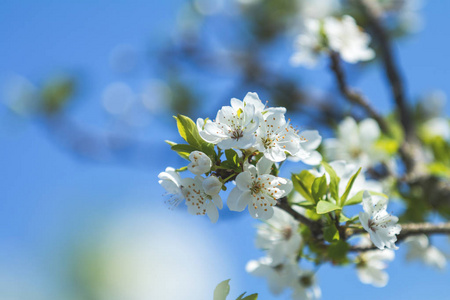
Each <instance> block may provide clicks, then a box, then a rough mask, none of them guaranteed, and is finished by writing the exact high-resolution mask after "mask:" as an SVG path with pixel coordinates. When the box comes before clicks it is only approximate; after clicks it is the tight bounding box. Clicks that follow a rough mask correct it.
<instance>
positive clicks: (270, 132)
mask: <svg viewBox="0 0 450 300" xmlns="http://www.w3.org/2000/svg"><path fill="white" fill-rule="evenodd" d="M301 142H302V140H301V139H300V137H299V136H298V135H297V134H296V132H295V129H294V128H293V127H292V125H290V124H289V122H286V119H285V117H284V115H283V114H281V113H277V112H267V113H266V114H264V116H263V119H262V120H261V122H260V123H259V126H258V130H257V131H256V144H255V148H256V149H257V150H259V151H260V152H262V153H264V156H265V157H266V158H267V159H269V160H271V161H273V162H281V161H284V160H285V159H286V152H287V153H289V154H291V155H295V154H297V153H298V152H299V151H300V143H301Z"/></svg>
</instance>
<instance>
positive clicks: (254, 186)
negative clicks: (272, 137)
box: [227, 158, 292, 220]
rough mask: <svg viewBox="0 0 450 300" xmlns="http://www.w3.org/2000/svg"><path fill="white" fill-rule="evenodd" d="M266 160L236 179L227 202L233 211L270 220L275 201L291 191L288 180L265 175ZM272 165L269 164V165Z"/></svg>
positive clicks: (290, 183)
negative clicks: (245, 210) (245, 211)
mask: <svg viewBox="0 0 450 300" xmlns="http://www.w3.org/2000/svg"><path fill="white" fill-rule="evenodd" d="M265 162H267V160H264V159H262V158H261V159H260V161H259V162H258V163H257V167H256V168H255V167H254V166H253V165H251V166H249V167H248V169H247V170H246V171H244V172H242V173H240V174H239V175H238V176H237V177H236V185H237V186H236V187H235V188H234V189H233V190H231V192H230V195H229V197H228V200H227V204H228V207H229V208H230V210H233V211H243V210H244V209H245V207H246V206H248V211H249V212H250V215H251V216H252V217H253V218H260V219H264V220H267V219H270V218H271V217H272V215H273V206H275V205H276V204H277V201H276V199H279V198H281V197H283V196H285V195H287V194H288V193H289V192H290V191H291V189H292V182H291V181H290V180H288V179H285V178H281V177H276V176H273V175H269V174H267V173H268V171H269V170H270V168H267V163H265ZM271 164H272V163H269V165H271Z"/></svg>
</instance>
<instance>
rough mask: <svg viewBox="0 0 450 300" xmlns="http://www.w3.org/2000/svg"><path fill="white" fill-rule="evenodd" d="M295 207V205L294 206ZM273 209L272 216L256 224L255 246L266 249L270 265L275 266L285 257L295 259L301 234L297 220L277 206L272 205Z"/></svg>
mask: <svg viewBox="0 0 450 300" xmlns="http://www.w3.org/2000/svg"><path fill="white" fill-rule="evenodd" d="M296 208H297V206H295V207H294V209H296ZM273 211H274V214H273V217H272V218H270V219H269V220H268V221H266V222H265V223H262V224H261V225H259V226H258V231H257V236H256V247H258V248H261V249H264V250H266V251H267V256H268V257H270V258H271V259H272V265H273V266H276V265H279V264H281V263H282V262H283V261H285V260H286V259H289V260H292V261H294V260H295V258H296V257H297V255H298V251H299V248H300V242H301V236H300V234H299V232H298V226H299V222H298V221H296V220H295V219H294V218H293V217H292V216H291V215H290V214H288V213H287V212H285V211H283V210H281V209H279V208H278V207H274V208H273Z"/></svg>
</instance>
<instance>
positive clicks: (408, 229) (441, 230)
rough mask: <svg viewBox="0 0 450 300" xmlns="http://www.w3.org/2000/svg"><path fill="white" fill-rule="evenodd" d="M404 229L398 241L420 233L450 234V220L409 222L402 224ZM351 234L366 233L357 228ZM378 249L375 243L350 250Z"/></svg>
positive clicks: (398, 236)
mask: <svg viewBox="0 0 450 300" xmlns="http://www.w3.org/2000/svg"><path fill="white" fill-rule="evenodd" d="M401 226H402V231H401V232H400V234H399V235H397V242H398V243H399V242H402V241H403V240H405V239H406V238H407V237H409V236H413V235H419V234H426V235H432V234H450V222H448V223H440V224H432V223H409V224H401ZM351 231H352V232H351V233H350V236H351V235H355V234H360V233H366V231H365V230H364V229H356V230H351ZM375 249H378V248H377V247H375V246H374V245H371V246H368V247H360V246H353V247H351V248H350V251H353V252H363V251H368V250H375Z"/></svg>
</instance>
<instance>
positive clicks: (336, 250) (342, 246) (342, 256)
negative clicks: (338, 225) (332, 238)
mask: <svg viewBox="0 0 450 300" xmlns="http://www.w3.org/2000/svg"><path fill="white" fill-rule="evenodd" d="M349 249H350V246H349V245H348V243H347V242H346V241H344V240H339V241H336V242H333V243H332V244H331V245H330V246H329V247H328V256H329V257H330V258H331V259H332V260H333V261H335V262H341V263H342V262H345V261H346V258H347V253H348V250H349Z"/></svg>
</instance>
